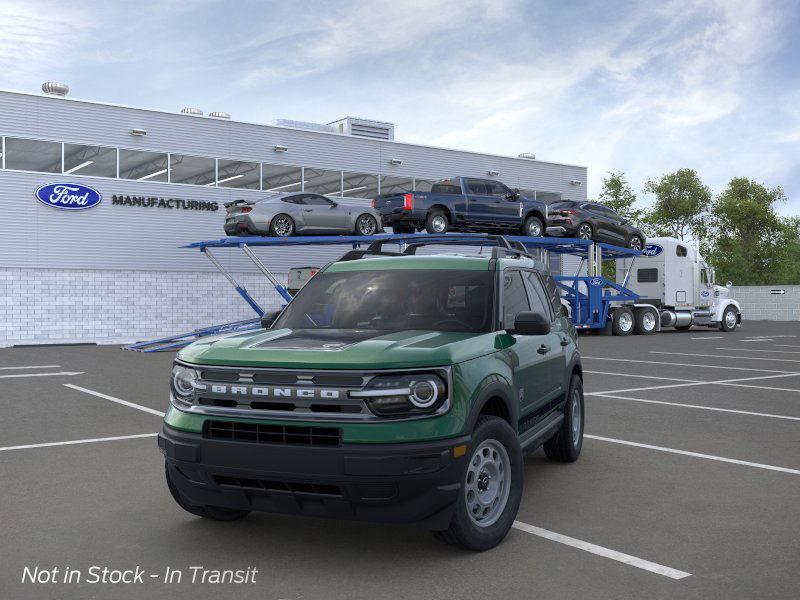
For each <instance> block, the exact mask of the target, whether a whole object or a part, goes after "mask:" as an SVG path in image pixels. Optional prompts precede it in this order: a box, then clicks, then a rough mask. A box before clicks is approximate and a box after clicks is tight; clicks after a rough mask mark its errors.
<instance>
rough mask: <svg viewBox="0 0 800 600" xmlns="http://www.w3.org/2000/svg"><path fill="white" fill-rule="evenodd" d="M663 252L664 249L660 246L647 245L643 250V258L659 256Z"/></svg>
mask: <svg viewBox="0 0 800 600" xmlns="http://www.w3.org/2000/svg"><path fill="white" fill-rule="evenodd" d="M663 251H664V248H663V247H662V246H659V245H658V244H647V245H646V246H645V247H644V250H642V256H658V255H659V254H661V253H662V252H663Z"/></svg>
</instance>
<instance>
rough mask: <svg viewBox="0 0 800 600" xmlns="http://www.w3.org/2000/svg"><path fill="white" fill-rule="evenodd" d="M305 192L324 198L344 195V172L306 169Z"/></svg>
mask: <svg viewBox="0 0 800 600" xmlns="http://www.w3.org/2000/svg"><path fill="white" fill-rule="evenodd" d="M303 171H304V172H305V177H304V180H305V184H304V186H305V187H304V190H305V191H306V192H312V193H314V194H322V195H323V196H341V195H342V172H341V171H326V170H325V169H311V168H309V167H306V168H305V169H303Z"/></svg>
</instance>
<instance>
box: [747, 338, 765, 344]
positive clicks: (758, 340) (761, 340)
mask: <svg viewBox="0 0 800 600" xmlns="http://www.w3.org/2000/svg"><path fill="white" fill-rule="evenodd" d="M771 341H773V340H772V338H757V339H755V340H739V342H740V343H742V344H745V343H747V342H750V343H754V342H771Z"/></svg>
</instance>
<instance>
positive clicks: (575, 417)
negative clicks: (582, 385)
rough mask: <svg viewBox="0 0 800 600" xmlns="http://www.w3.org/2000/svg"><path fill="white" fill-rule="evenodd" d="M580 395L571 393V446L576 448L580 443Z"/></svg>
mask: <svg viewBox="0 0 800 600" xmlns="http://www.w3.org/2000/svg"><path fill="white" fill-rule="evenodd" d="M581 429H582V427H581V395H580V394H579V393H578V390H573V391H572V445H573V446H575V447H576V448H577V447H578V444H579V443H580V441H581V433H582V432H581Z"/></svg>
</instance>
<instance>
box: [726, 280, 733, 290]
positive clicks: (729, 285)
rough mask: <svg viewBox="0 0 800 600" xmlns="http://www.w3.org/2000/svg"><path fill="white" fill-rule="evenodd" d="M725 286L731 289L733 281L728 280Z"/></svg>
mask: <svg viewBox="0 0 800 600" xmlns="http://www.w3.org/2000/svg"><path fill="white" fill-rule="evenodd" d="M725 287H726V288H728V289H731V288H732V287H733V282H732V281H729V282H728V283H726V284H725Z"/></svg>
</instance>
